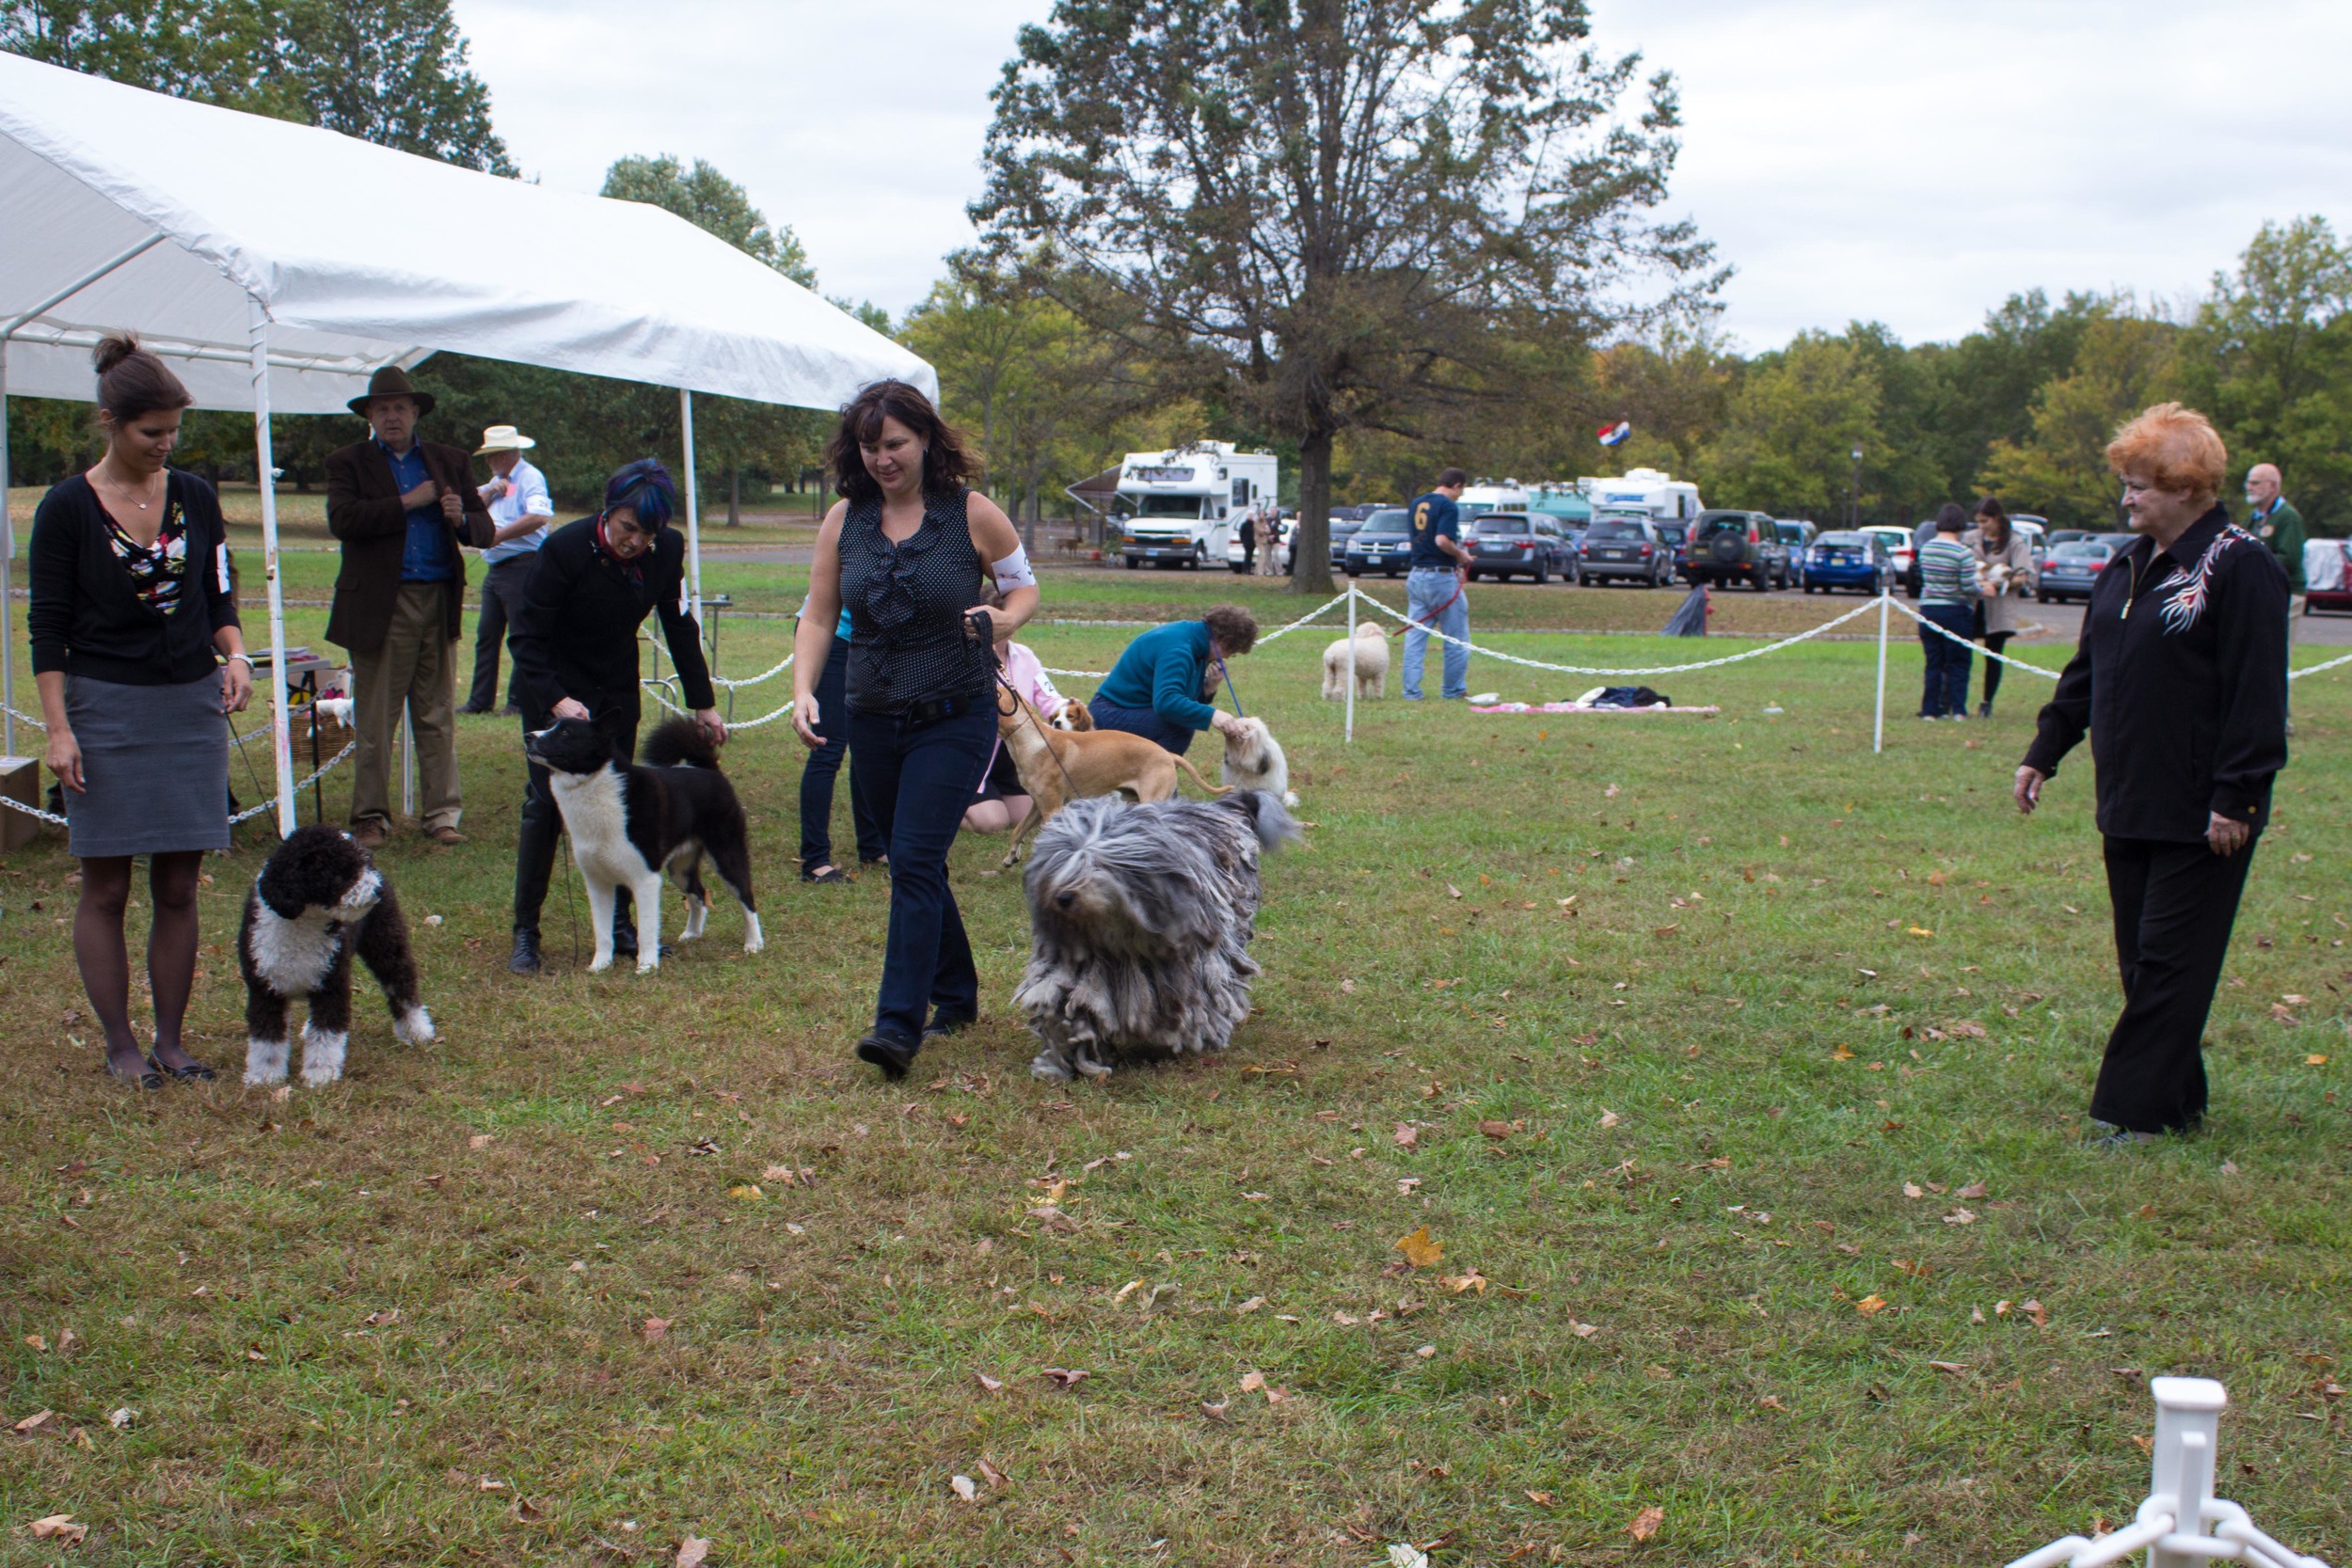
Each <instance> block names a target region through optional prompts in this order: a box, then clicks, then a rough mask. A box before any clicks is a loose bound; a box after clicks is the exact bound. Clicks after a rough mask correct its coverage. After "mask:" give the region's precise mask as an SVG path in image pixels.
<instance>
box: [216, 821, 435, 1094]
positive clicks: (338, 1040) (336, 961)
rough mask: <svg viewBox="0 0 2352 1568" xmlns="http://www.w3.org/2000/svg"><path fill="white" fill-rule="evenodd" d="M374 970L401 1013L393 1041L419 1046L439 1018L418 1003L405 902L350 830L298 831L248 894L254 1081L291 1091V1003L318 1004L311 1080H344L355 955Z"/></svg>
mask: <svg viewBox="0 0 2352 1568" xmlns="http://www.w3.org/2000/svg"><path fill="white" fill-rule="evenodd" d="M354 953H357V954H358V956H359V961H360V962H361V963H364V964H366V965H367V966H368V972H369V973H370V974H373V975H374V976H375V982H376V984H377V985H379V986H382V987H383V988H384V1000H385V1001H386V1002H387V1003H388V1004H389V1006H390V1007H391V1009H392V1037H393V1038H394V1039H396V1040H399V1041H400V1042H401V1043H402V1044H404V1045H419V1044H422V1043H423V1042H424V1041H426V1040H429V1039H431V1038H432V1037H433V1018H432V1015H431V1014H429V1013H427V1012H426V1011H425V1010H424V1004H423V1003H421V1002H420V1001H419V1000H418V999H417V960H416V956H415V955H414V954H413V953H411V952H410V951H409V950H408V924H407V922H406V921H405V920H403V919H402V918H401V914H400V900H399V899H397V898H395V897H393V896H392V887H391V884H390V883H389V882H388V881H386V880H385V879H384V874H383V873H382V872H381V871H378V870H377V869H376V868H375V864H374V863H373V861H371V860H370V859H369V858H368V852H367V851H366V850H365V849H363V848H361V847H359V844H358V840H356V839H354V838H353V837H352V836H351V835H350V834H349V833H347V832H343V831H342V829H341V828H329V827H320V826H314V827H309V828H296V829H295V830H294V832H293V833H292V834H290V835H289V836H288V837H287V838H286V840H285V842H283V843H281V844H280V845H278V847H277V848H276V849H274V850H272V851H270V857H269V859H268V860H267V861H265V862H263V863H262V874H261V875H260V876H259V877H257V878H255V879H254V881H253V891H252V892H251V893H249V894H247V895H246V900H245V922H244V924H243V925H242V926H241V927H238V930H237V967H238V968H239V969H240V970H242V971H243V972H244V974H245V1032H246V1042H245V1081H246V1083H248V1084H282V1083H284V1082H285V1081H286V1069H287V1068H288V1067H289V1066H291V1065H292V1059H293V1044H292V1042H291V1041H290V1040H289V1039H288V1038H287V1036H286V1004H288V1003H289V1002H291V1001H293V1000H294V999H295V998H296V997H301V998H304V999H306V1000H307V1001H308V1002H309V1003H310V1018H309V1019H308V1020H306V1021H305V1022H304V1023H303V1025H302V1081H303V1082H304V1083H306V1084H308V1085H311V1086H312V1087H313V1088H315V1087H317V1086H318V1085H322V1084H331V1083H333V1082H334V1081H335V1080H336V1079H338V1078H341V1077H342V1075H343V1054H344V1051H345V1049H346V1048H347V1047H348V1045H349V1044H350V1041H351V958H352V955H353V954H354Z"/></svg>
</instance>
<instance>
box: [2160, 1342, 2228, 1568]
mask: <svg viewBox="0 0 2352 1568" xmlns="http://www.w3.org/2000/svg"><path fill="white" fill-rule="evenodd" d="M2148 1390H2149V1392H2150V1393H2152V1394H2153V1395H2154V1396H2155V1400H2156V1438H2155V1447H2154V1449H2153V1455H2152V1458H2151V1461H2150V1469H2149V1481H2148V1492H2149V1495H2150V1496H2151V1497H2160V1496H2161V1497H2171V1498H2173V1499H2174V1507H2173V1510H2172V1518H2173V1524H2172V1529H2173V1532H2174V1533H2175V1534H2178V1535H2187V1536H2199V1537H2202V1536H2204V1535H2205V1534H2206V1531H2205V1526H2204V1524H2203V1522H2202V1521H2201V1519H2200V1518H2199V1514H2200V1513H2201V1511H2202V1509H2203V1508H2204V1505H2205V1504H2206V1502H2207V1501H2208V1500H2210V1499H2211V1498H2212V1497H2213V1461H2214V1445H2215V1443H2216V1442H2217V1441H2218V1439H2219V1437H2220V1433H2221V1411H2222V1408H2223V1406H2225V1405H2227V1404H2228V1403H2229V1402H2230V1399H2229V1395H2228V1394H2227V1393H2226V1392H2224V1391H2223V1389H2222V1386H2221V1385H2220V1384H2218V1383H2216V1382H2215V1381H2214V1380H2213V1379H2211V1378H2209V1377H2158V1378H2151V1379H2149V1382H2148ZM2204 1558H2205V1554H2202V1553H2197V1552H2170V1551H2165V1550H2163V1549H2162V1548H2161V1547H2151V1548H2150V1549H2149V1552H2148V1568H2203V1563H2204Z"/></svg>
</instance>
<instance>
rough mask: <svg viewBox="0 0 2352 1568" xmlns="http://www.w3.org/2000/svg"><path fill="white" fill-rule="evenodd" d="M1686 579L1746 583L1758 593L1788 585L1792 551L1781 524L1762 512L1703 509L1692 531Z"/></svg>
mask: <svg viewBox="0 0 2352 1568" xmlns="http://www.w3.org/2000/svg"><path fill="white" fill-rule="evenodd" d="M1689 553H1690V564H1689V565H1687V566H1685V567H1684V568H1683V577H1684V578H1685V580H1687V581H1690V582H1693V583H1700V582H1712V583H1723V584H1725V585H1726V586H1727V585H1729V584H1731V583H1735V582H1744V583H1746V584H1747V585H1748V586H1749V587H1751V588H1753V589H1755V590H1756V592H1757V593H1759V594H1760V593H1762V592H1764V590H1766V589H1767V588H1770V587H1772V585H1773V584H1774V583H1775V582H1777V583H1778V584H1779V585H1780V586H1781V587H1783V588H1786V587H1788V548H1787V546H1784V545H1782V544H1781V542H1780V525H1779V524H1777V523H1775V522H1773V521H1772V518H1770V517H1767V516H1766V515H1764V514H1763V513H1761V512H1724V511H1709V512H1702V513H1700V514H1699V515H1698V523H1697V526H1696V527H1695V528H1693V529H1692V531H1691V546H1690V552H1689Z"/></svg>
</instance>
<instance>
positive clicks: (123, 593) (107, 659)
mask: <svg viewBox="0 0 2352 1568" xmlns="http://www.w3.org/2000/svg"><path fill="white" fill-rule="evenodd" d="M164 494H165V496H166V497H167V502H166V504H167V505H170V506H176V507H178V508H179V509H180V515H181V516H182V517H183V519H185V521H186V523H187V540H188V565H187V576H186V577H185V578H183V579H182V581H181V587H180V598H179V602H178V603H177V604H175V605H174V606H173V607H172V611H171V613H170V614H169V615H168V616H167V615H166V614H164V612H163V611H161V610H154V609H151V608H150V607H149V606H148V605H146V604H144V603H142V602H141V601H140V599H139V596H138V591H137V590H136V589H135V588H134V587H133V586H132V584H131V574H130V573H129V572H128V571H127V570H125V569H124V567H123V564H122V562H121V561H120V560H119V558H118V557H117V556H116V555H115V550H114V543H113V540H112V539H111V538H110V537H109V534H108V531H107V528H106V514H105V509H104V508H103V507H102V506H100V505H99V503H98V492H97V491H95V490H93V489H91V488H90V483H89V480H88V479H87V477H85V476H83V475H81V474H76V475H74V476H73V477H72V479H69V480H66V481H63V482H62V483H58V484H56V485H53V486H51V488H50V491H49V493H48V494H47V495H45V496H43V497H42V498H41V499H40V510H39V511H38V512H36V513H34V514H33V541H32V547H31V565H32V579H33V580H32V590H33V594H32V606H31V608H30V610H27V612H26V614H25V617H24V622H25V629H26V631H27V632H28V633H29V634H30V636H31V639H32V643H33V670H34V673H37V674H38V673H46V672H48V671H51V670H62V671H64V672H65V673H68V674H74V675H87V676H89V677H90V678H91V679H93V680H102V681H112V682H114V683H115V684H117V685H119V686H181V685H184V684H185V683H187V682H189V681H196V680H202V679H203V678H204V677H205V676H207V675H209V674H211V673H213V672H214V670H215V669H216V668H217V667H218V661H217V660H215V658H214V657H213V633H215V631H218V630H219V629H220V628H221V627H223V626H236V625H238V624H239V623H238V620H237V597H236V594H235V593H234V592H233V591H232V590H231V589H230V586H229V583H228V576H229V544H228V538H227V535H226V533H225V531H223V529H222V527H221V521H220V499H219V498H218V497H216V496H215V495H214V494H213V487H212V486H211V485H209V484H207V483H204V482H203V481H202V480H200V479H199V478H197V477H196V475H194V474H190V473H183V472H181V471H180V470H179V469H177V468H173V469H171V470H169V471H168V472H167V476H166V478H165V482H164Z"/></svg>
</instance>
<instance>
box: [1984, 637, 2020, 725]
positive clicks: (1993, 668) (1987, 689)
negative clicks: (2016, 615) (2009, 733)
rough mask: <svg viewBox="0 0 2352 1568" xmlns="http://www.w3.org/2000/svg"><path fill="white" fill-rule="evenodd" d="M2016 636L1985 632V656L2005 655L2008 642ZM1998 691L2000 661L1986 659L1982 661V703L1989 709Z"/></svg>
mask: <svg viewBox="0 0 2352 1568" xmlns="http://www.w3.org/2000/svg"><path fill="white" fill-rule="evenodd" d="M2016 635H2017V634H2016V633H2015V632H2013V631H1989V632H1986V633H1985V634H1984V651H1985V652H1986V653H1987V654H1999V653H2007V652H2008V651H2009V640H2010V638H2012V637H2014V636H2016ZM2000 689H2001V661H2000V660H1999V659H1997V658H1987V659H1986V660H1985V661H1984V701H1985V705H1986V706H1988V707H1990V706H1991V705H1992V704H1993V699H1994V697H1995V696H1996V695H1998V694H1999V692H2000Z"/></svg>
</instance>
